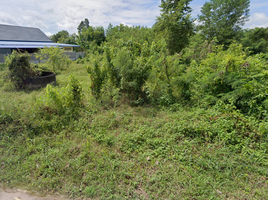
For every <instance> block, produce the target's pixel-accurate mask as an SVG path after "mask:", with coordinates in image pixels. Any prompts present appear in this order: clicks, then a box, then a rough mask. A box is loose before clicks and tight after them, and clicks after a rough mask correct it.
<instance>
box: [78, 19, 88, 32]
mask: <svg viewBox="0 0 268 200" xmlns="http://www.w3.org/2000/svg"><path fill="white" fill-rule="evenodd" d="M88 27H89V21H88V19H87V18H85V20H84V21H81V22H80V24H79V25H78V27H77V30H78V33H79V34H80V33H81V32H82V30H83V28H85V29H88Z"/></svg>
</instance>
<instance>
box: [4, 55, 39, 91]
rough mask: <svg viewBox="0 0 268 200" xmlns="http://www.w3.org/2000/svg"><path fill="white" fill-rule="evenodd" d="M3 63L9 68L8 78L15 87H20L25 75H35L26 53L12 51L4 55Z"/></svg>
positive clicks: (22, 85) (22, 84)
mask: <svg viewBox="0 0 268 200" xmlns="http://www.w3.org/2000/svg"><path fill="white" fill-rule="evenodd" d="M5 65H6V66H7V67H8V70H9V75H8V76H9V78H10V80H11V82H12V83H13V84H14V86H15V88H17V89H22V88H23V87H24V81H25V80H26V77H32V76H35V71H34V69H33V68H32V66H31V64H30V55H29V54H28V53H23V54H22V53H19V52H17V51H13V52H12V54H11V55H9V56H6V57H5Z"/></svg>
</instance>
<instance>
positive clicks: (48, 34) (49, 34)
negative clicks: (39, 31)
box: [45, 32, 53, 37]
mask: <svg viewBox="0 0 268 200" xmlns="http://www.w3.org/2000/svg"><path fill="white" fill-rule="evenodd" d="M45 34H46V35H47V36H48V37H50V36H51V35H53V34H52V33H50V32H46V33H45Z"/></svg>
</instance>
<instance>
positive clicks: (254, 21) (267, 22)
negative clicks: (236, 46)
mask: <svg viewBox="0 0 268 200" xmlns="http://www.w3.org/2000/svg"><path fill="white" fill-rule="evenodd" d="M255 27H268V17H267V16H266V15H265V13H254V14H253V15H252V16H250V18H249V21H248V22H247V23H246V24H245V28H249V29H251V28H255Z"/></svg>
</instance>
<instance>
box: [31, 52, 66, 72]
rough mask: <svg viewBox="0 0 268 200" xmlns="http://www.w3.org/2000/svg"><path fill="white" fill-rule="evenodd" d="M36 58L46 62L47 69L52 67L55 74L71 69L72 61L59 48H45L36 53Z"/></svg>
mask: <svg viewBox="0 0 268 200" xmlns="http://www.w3.org/2000/svg"><path fill="white" fill-rule="evenodd" d="M35 57H36V58H38V59H40V60H44V61H45V62H46V65H48V66H47V67H50V66H52V69H53V72H55V73H56V72H57V71H58V70H62V69H64V68H67V67H69V65H70V63H71V60H70V58H69V57H68V56H67V55H65V54H64V53H63V50H62V49H60V48H59V47H44V48H43V49H39V52H38V53H35Z"/></svg>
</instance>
